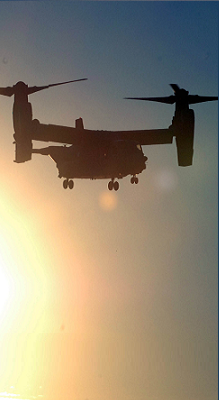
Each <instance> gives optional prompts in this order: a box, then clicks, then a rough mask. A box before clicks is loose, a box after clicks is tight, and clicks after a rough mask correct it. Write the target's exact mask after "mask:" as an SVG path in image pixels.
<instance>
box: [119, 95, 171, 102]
mask: <svg viewBox="0 0 219 400" xmlns="http://www.w3.org/2000/svg"><path fill="white" fill-rule="evenodd" d="M125 99H130V100H146V101H156V102H158V103H164V104H173V103H175V102H176V98H175V96H169V97H125Z"/></svg>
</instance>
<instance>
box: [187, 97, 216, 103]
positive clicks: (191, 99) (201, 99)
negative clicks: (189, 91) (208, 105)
mask: <svg viewBox="0 0 219 400" xmlns="http://www.w3.org/2000/svg"><path fill="white" fill-rule="evenodd" d="M214 100H218V97H217V96H198V95H195V96H193V95H189V96H188V101H189V104H197V103H204V102H205V101H214Z"/></svg>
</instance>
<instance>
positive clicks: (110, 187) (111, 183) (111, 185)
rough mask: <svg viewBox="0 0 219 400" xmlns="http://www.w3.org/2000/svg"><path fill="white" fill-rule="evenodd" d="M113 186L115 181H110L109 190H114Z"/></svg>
mask: <svg viewBox="0 0 219 400" xmlns="http://www.w3.org/2000/svg"><path fill="white" fill-rule="evenodd" d="M113 186H114V184H113V181H110V182H109V183H108V189H109V190H113Z"/></svg>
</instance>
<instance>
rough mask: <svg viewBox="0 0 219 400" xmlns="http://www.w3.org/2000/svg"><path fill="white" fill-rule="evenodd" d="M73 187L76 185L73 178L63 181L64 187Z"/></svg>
mask: <svg viewBox="0 0 219 400" xmlns="http://www.w3.org/2000/svg"><path fill="white" fill-rule="evenodd" d="M73 187H74V182H73V181H72V180H71V179H65V180H64V181H63V188H64V189H67V188H69V189H73Z"/></svg>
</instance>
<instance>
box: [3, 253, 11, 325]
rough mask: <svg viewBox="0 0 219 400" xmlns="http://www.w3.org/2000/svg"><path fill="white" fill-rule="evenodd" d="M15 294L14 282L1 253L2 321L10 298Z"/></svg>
mask: <svg viewBox="0 0 219 400" xmlns="http://www.w3.org/2000/svg"><path fill="white" fill-rule="evenodd" d="M12 296H13V283H12V281H11V279H10V277H9V276H8V274H7V272H6V265H5V261H4V258H3V256H2V254H0V322H1V320H2V317H3V315H4V314H6V313H7V310H8V306H9V303H10V298H11V297H12Z"/></svg>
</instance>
